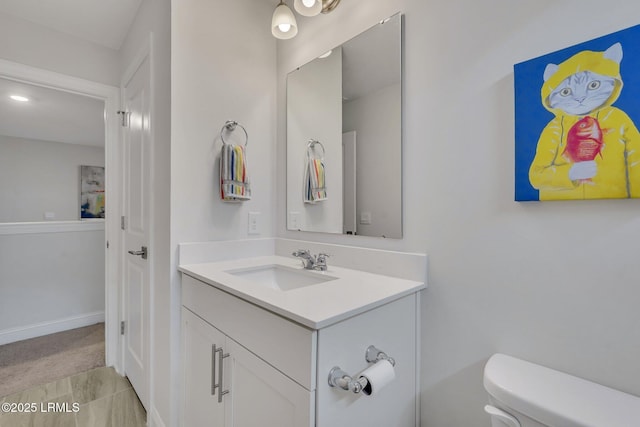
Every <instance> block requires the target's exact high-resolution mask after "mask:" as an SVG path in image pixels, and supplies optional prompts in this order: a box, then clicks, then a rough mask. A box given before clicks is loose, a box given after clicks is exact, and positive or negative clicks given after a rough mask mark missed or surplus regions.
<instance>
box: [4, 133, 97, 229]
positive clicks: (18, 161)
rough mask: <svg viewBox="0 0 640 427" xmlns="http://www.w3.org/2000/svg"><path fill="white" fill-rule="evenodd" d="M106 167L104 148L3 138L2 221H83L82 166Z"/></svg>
mask: <svg viewBox="0 0 640 427" xmlns="http://www.w3.org/2000/svg"><path fill="white" fill-rule="evenodd" d="M81 165H87V166H104V148H99V147H90V146H86V145H77V144H65V143H62V142H49V141H38V140H29V139H22V138H14V137H8V136H3V135H0V201H1V203H0V222H26V221H43V220H44V213H45V212H53V213H54V214H55V220H58V221H65V220H77V219H80V166H81Z"/></svg>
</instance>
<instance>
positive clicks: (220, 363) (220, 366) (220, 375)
mask: <svg viewBox="0 0 640 427" xmlns="http://www.w3.org/2000/svg"><path fill="white" fill-rule="evenodd" d="M216 352H220V354H219V355H218V378H219V379H220V383H218V384H216V385H215V387H219V388H220V393H218V403H222V396H224V395H225V394H229V390H224V391H223V390H222V388H223V387H224V386H223V384H222V382H223V378H224V377H223V375H224V369H223V359H224V358H226V357H229V353H226V354H225V353H224V351H223V350H222V348H219V349H217V350H216Z"/></svg>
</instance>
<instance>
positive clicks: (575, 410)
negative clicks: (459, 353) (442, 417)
mask: <svg viewBox="0 0 640 427" xmlns="http://www.w3.org/2000/svg"><path fill="white" fill-rule="evenodd" d="M484 388H485V389H486V390H487V392H488V393H489V402H490V404H489V405H487V406H485V411H486V412H487V413H489V414H490V416H491V420H492V421H491V425H492V426H493V427H545V426H547V427H640V397H636V396H633V395H630V394H627V393H623V392H621V391H618V390H614V389H612V388H609V387H605V386H602V385H599V384H596V383H593V382H591V381H587V380H584V379H582V378H578V377H574V376H572V375H568V374H565V373H562V372H559V371H555V370H553V369H549V368H545V367H543V366H539V365H535V364H533V363H530V362H525V361H524V360H520V359H516V358H514V357H511V356H506V355H504V354H494V355H493V356H491V358H490V359H489V361H488V362H487V364H486V366H485V368H484Z"/></svg>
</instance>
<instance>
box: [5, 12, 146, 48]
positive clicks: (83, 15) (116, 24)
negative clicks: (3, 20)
mask: <svg viewBox="0 0 640 427" xmlns="http://www.w3.org/2000/svg"><path fill="white" fill-rule="evenodd" d="M141 2H142V0H0V13H5V14H7V15H13V16H16V17H18V18H21V19H24V20H25V21H29V22H32V23H34V24H38V25H41V26H43V27H47V28H50V29H52V30H56V31H60V32H62V33H66V34H70V35H72V36H75V37H78V38H81V39H83V40H88V41H90V42H93V43H96V44H99V45H102V46H105V47H108V48H111V49H114V50H120V47H121V46H122V42H123V41H124V39H125V37H126V36H127V32H128V31H129V27H131V24H132V23H133V19H134V18H135V16H136V13H137V11H138V8H139V7H140V3H141Z"/></svg>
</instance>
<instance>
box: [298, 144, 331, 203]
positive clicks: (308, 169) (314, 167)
mask: <svg viewBox="0 0 640 427" xmlns="http://www.w3.org/2000/svg"><path fill="white" fill-rule="evenodd" d="M322 200H327V188H326V184H325V169H324V163H323V162H322V159H316V158H313V157H312V156H311V153H310V152H309V151H307V161H306V165H305V168H304V195H303V202H304V203H316V202H320V201H322Z"/></svg>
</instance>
